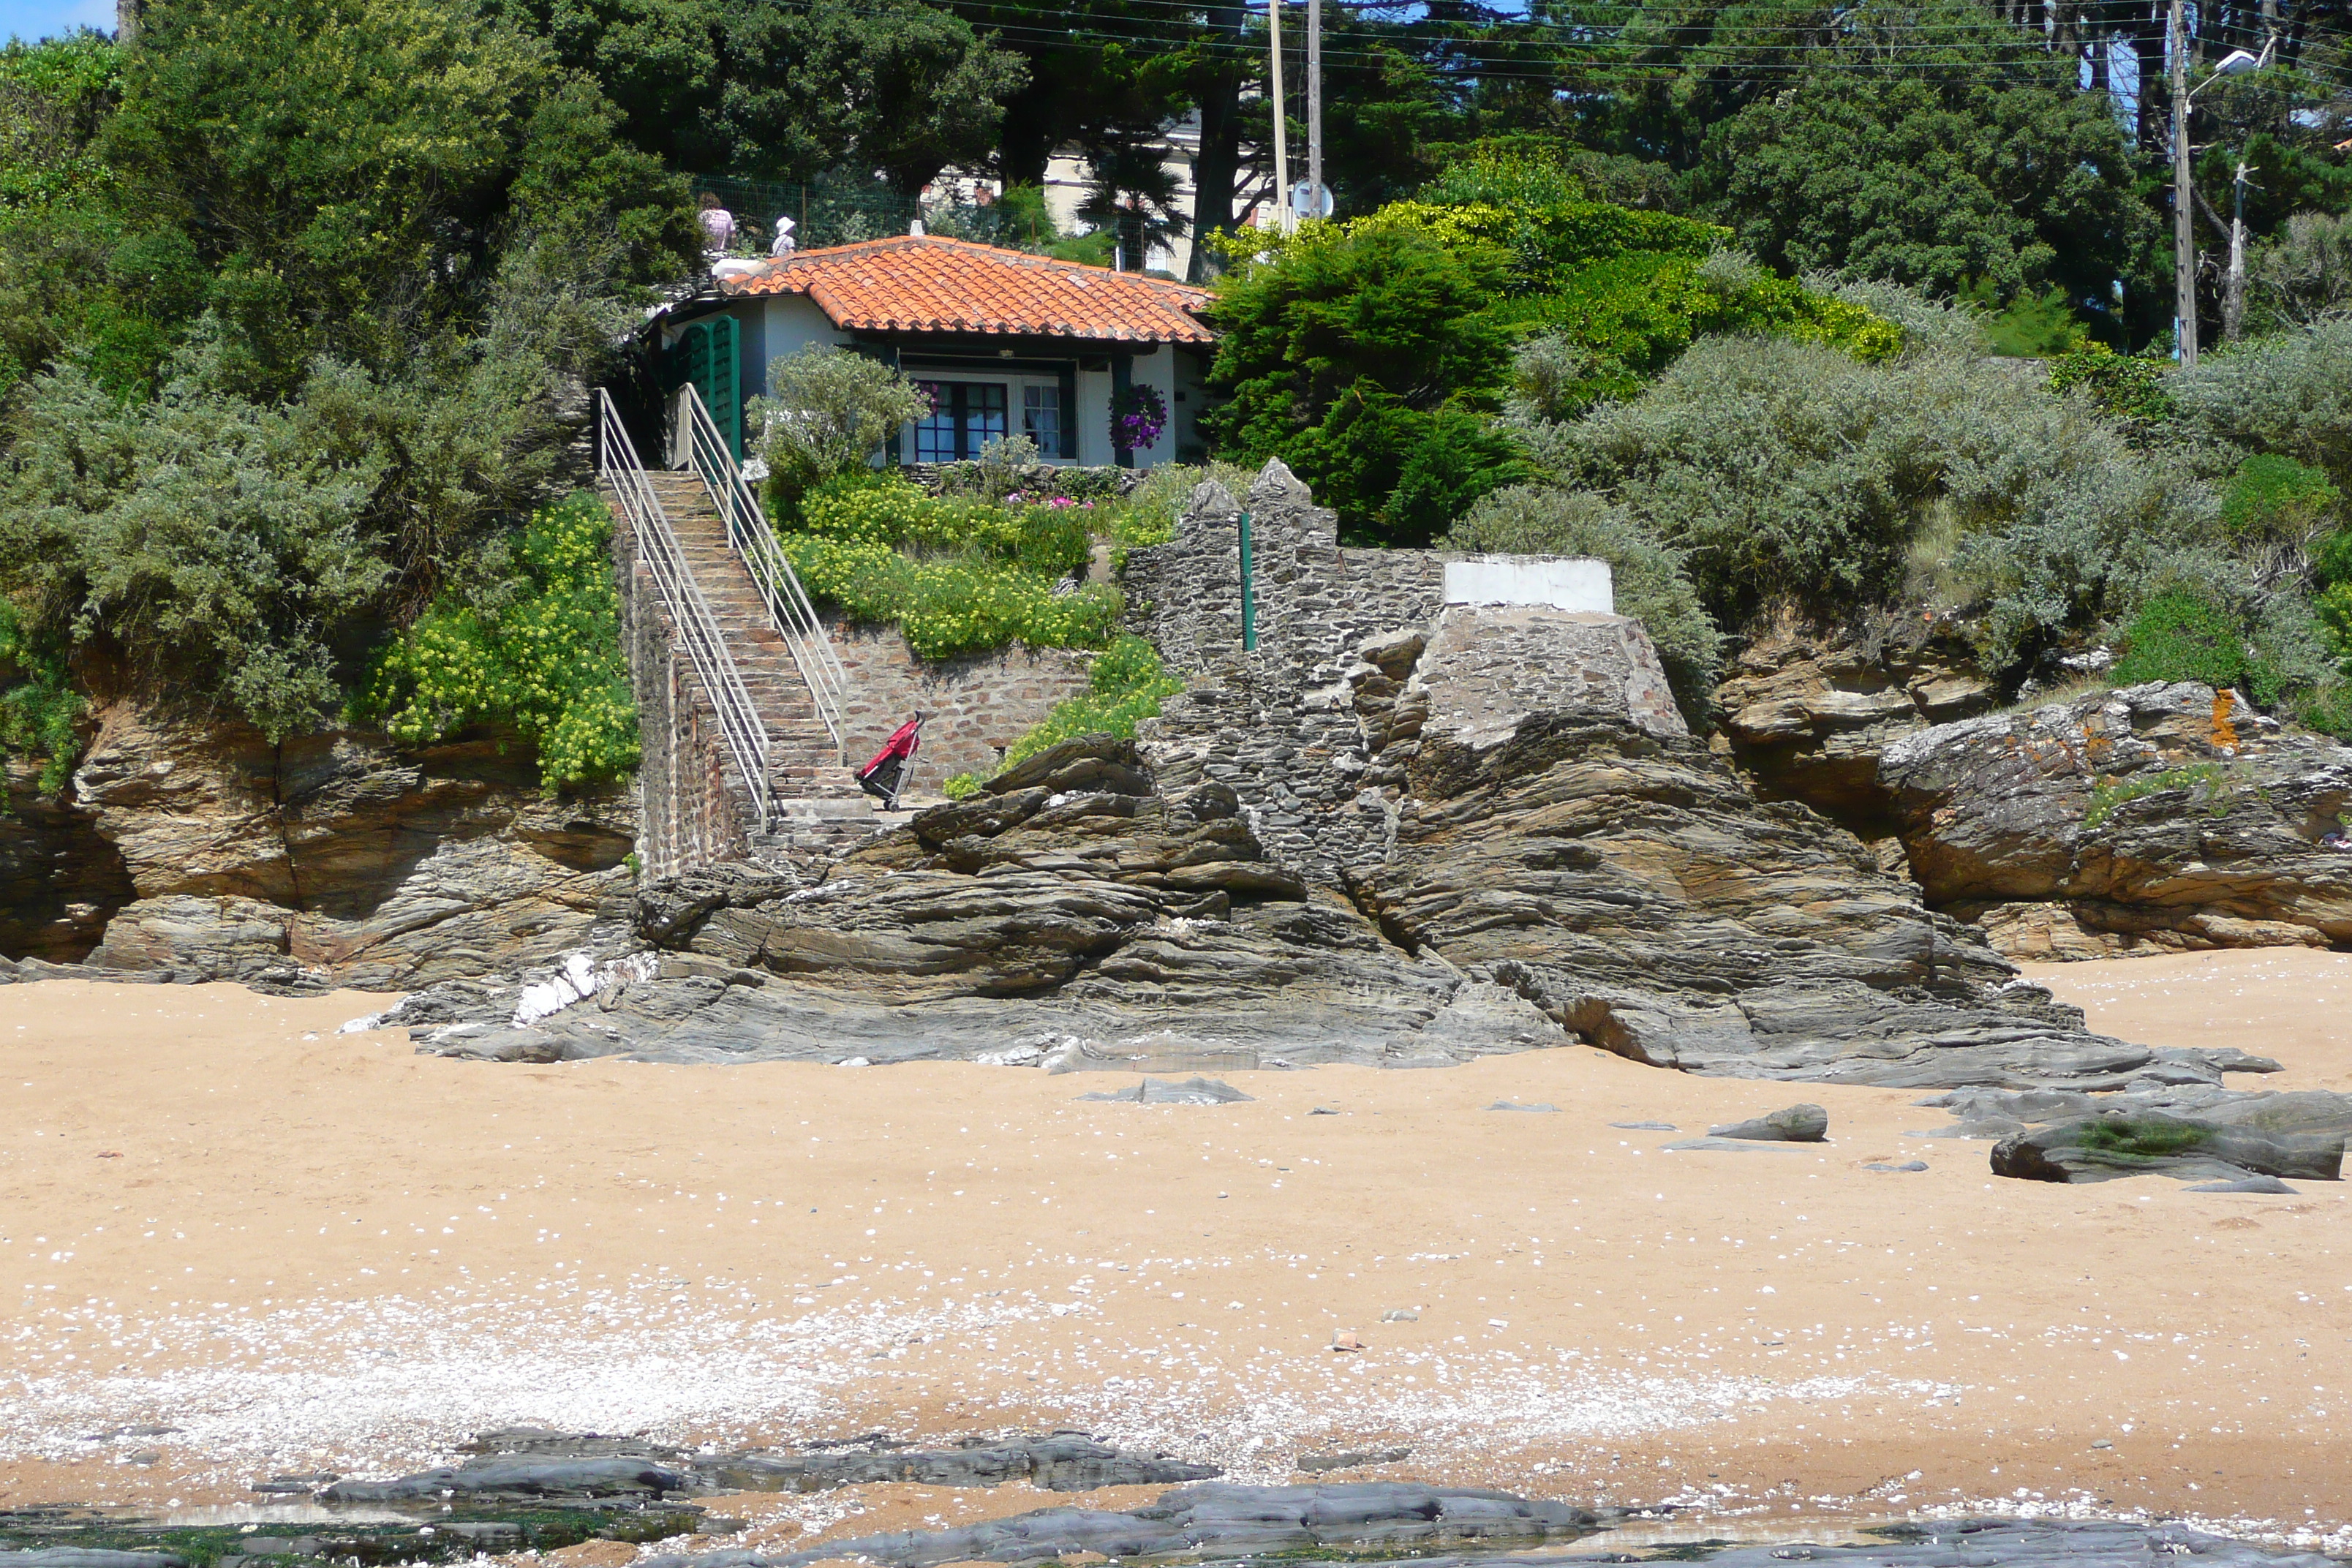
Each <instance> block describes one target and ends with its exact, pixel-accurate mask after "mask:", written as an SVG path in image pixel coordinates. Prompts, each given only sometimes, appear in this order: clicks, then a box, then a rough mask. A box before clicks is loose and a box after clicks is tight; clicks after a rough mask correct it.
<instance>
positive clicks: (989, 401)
mask: <svg viewBox="0 0 2352 1568" xmlns="http://www.w3.org/2000/svg"><path fill="white" fill-rule="evenodd" d="M915 384H916V386H918V387H919V388H920V389H921V390H922V392H923V394H924V395H926V396H927V397H929V399H930V400H931V411H930V413H929V415H928V416H925V417H923V418H921V419H918V420H917V421H915V461H917V462H919V463H958V462H962V461H964V460H966V459H968V458H977V457H979V456H980V449H981V448H982V447H985V446H986V445H988V443H990V442H991V441H1000V440H1003V438H1004V434H1005V396H1004V384H1003V382H995V381H919V382H917V383H915Z"/></svg>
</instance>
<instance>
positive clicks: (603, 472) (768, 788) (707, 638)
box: [596, 386, 774, 833]
mask: <svg viewBox="0 0 2352 1568" xmlns="http://www.w3.org/2000/svg"><path fill="white" fill-rule="evenodd" d="M596 472H597V474H598V475H599V476H600V477H601V478H603V479H604V482H605V483H606V484H608V485H610V486H612V487H613V493H614V495H615V496H617V497H618V498H619V499H620V502H621V510H623V511H624V512H625V513H627V514H628V521H629V527H630V530H631V531H632V533H633V534H634V535H635V539H636V544H637V555H638V558H639V559H640V560H643V561H644V562H645V563H646V564H647V565H648V566H650V567H651V568H652V569H653V577H654V587H655V591H656V592H657V593H659V594H660V595H661V597H662V603H663V605H664V606H665V607H667V609H668V611H669V618H670V623H671V625H673V626H676V627H677V638H678V640H679V641H680V642H682V643H684V644H685V645H686V651H687V656H688V658H691V659H692V660H693V661H694V668H695V670H696V672H697V673H698V674H699V675H700V676H701V677H702V684H703V688H704V689H705V690H707V691H709V693H710V705H711V707H712V708H714V709H715V710H717V711H718V714H719V731H720V733H722V734H724V735H725V736H726V738H727V749H728V750H729V751H730V752H732V753H734V757H735V765H736V766H737V767H738V768H740V769H741V770H742V773H743V778H744V781H745V782H746V783H747V784H750V785H751V803H752V805H753V806H754V807H755V808H757V810H758V812H759V814H760V831H761V832H762V833H765V832H766V831H768V827H769V822H770V818H771V816H772V815H773V812H774V802H773V801H772V799H771V795H772V784H771V781H770V779H769V775H768V728H767V726H766V725H765V724H764V723H762V722H761V719H760V710H759V709H758V708H757V707H756V706H755V705H754V704H753V703H752V701H751V692H750V691H749V690H747V689H745V688H744V685H743V676H742V673H741V672H740V670H738V669H737V668H735V658H734V656H733V655H732V654H730V653H729V652H728V651H727V638H726V637H725V635H724V634H722V633H721V632H720V631H719V618H718V617H717V616H714V615H712V614H711V613H710V603H709V600H707V599H705V598H704V597H703V596H702V589H701V587H700V585H699V584H697V583H696V582H695V580H694V574H693V572H692V571H691V570H689V569H688V566H687V563H686V552H685V551H684V550H682V549H680V548H679V547H678V542H677V534H676V533H675V532H673V531H671V529H670V526H669V518H668V516H667V513H665V512H664V511H663V510H662V504H661V498H660V497H659V496H656V494H655V493H654V488H653V485H652V483H651V482H650V481H649V480H647V479H646V470H645V466H644V465H643V464H642V463H640V462H638V461H637V448H636V444H635V442H633V441H631V440H630V439H629V433H628V431H627V430H626V429H625V428H624V427H623V426H622V424H621V416H620V412H619V411H618V410H617V409H615V408H614V406H613V397H612V395H611V394H610V393H608V392H606V391H605V390H604V388H603V387H601V386H600V387H598V388H597V389H596Z"/></svg>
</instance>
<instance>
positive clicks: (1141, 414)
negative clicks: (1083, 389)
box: [1110, 385, 1168, 452]
mask: <svg viewBox="0 0 2352 1568" xmlns="http://www.w3.org/2000/svg"><path fill="white" fill-rule="evenodd" d="M1167 428H1168V405H1167V403H1166V402H1165V401H1163V400H1162V399H1161V397H1160V389H1159V388H1157V387H1153V386H1143V385H1137V386H1130V387H1129V388H1128V389H1127V390H1126V391H1125V392H1118V393H1113V394H1112V395H1111V400H1110V444H1111V445H1112V446H1114V447H1118V449H1119V450H1120V451H1122V452H1141V451H1146V450H1149V449H1150V447H1151V445H1152V443H1153V442H1155V441H1157V440H1159V439H1160V432H1161V431H1163V430H1165V429H1167Z"/></svg>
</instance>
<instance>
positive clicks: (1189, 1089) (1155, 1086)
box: [1078, 1078, 1256, 1105]
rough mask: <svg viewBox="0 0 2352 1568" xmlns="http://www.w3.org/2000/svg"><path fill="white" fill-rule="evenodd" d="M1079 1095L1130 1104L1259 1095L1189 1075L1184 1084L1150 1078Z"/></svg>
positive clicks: (1225, 1101) (1231, 1101)
mask: <svg viewBox="0 0 2352 1568" xmlns="http://www.w3.org/2000/svg"><path fill="white" fill-rule="evenodd" d="M1078 1098H1079V1099H1080V1100H1119V1101H1125V1102H1127V1103H1128V1104H1130V1105H1235V1104H1239V1103H1241V1102H1242V1101H1244V1100H1254V1099H1255V1098H1256V1097H1255V1096H1254V1095H1247V1094H1244V1093H1243V1092H1242V1091H1241V1090H1240V1089H1235V1088H1234V1086H1233V1085H1232V1084H1229V1083H1223V1082H1220V1081H1219V1080H1218V1079H1213V1078H1188V1079H1184V1080H1183V1081H1182V1082H1181V1083H1170V1082H1168V1081H1167V1080H1165V1079H1156V1078H1148V1079H1144V1080H1143V1081H1142V1082H1141V1083H1139V1084H1137V1085H1136V1086H1135V1087H1134V1088H1133V1089H1105V1090H1103V1091H1101V1092H1099V1093H1097V1094H1082V1095H1080V1096H1078Z"/></svg>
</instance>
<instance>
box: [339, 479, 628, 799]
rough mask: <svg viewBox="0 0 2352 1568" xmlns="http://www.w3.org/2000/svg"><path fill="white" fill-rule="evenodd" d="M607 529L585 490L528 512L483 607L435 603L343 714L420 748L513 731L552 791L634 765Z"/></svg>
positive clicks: (377, 664)
mask: <svg viewBox="0 0 2352 1568" xmlns="http://www.w3.org/2000/svg"><path fill="white" fill-rule="evenodd" d="M612 538H613V522H612V517H611V514H610V513H609V512H607V511H606V510H605V509H604V503H603V502H602V501H600V500H597V499H596V498H595V497H594V496H593V495H590V494H588V493H586V492H584V491H583V492H582V493H580V494H577V495H574V496H572V498H571V499H570V500H566V501H563V502H562V503H560V504H558V505H555V506H551V507H548V508H546V509H544V510H541V511H540V512H539V513H538V514H537V515H535V516H534V517H532V519H531V520H530V524H529V526H528V527H526V528H525V529H523V531H522V532H521V535H520V538H519V539H518V540H517V541H515V542H514V545H513V548H512V551H511V560H512V561H513V563H514V568H515V575H514V577H513V578H512V580H511V581H510V582H509V584H506V585H505V586H506V588H507V590H508V591H507V593H506V594H505V595H503V598H504V602H503V603H501V604H497V605H494V606H493V607H487V608H486V607H484V606H481V605H473V604H467V603H463V602H460V601H458V600H456V599H454V598H445V599H444V600H442V601H441V602H440V603H438V604H436V605H434V607H433V608H432V609H431V610H429V611H427V612H426V613H425V615H424V616H420V617H419V618H418V619H417V621H416V623H415V625H414V626H410V627H409V628H408V630H407V631H406V632H405V633H404V634H403V635H402V636H401V637H399V638H398V639H396V640H395V641H394V642H393V643H392V644H391V646H389V647H385V648H384V649H383V650H382V652H380V653H379V654H378V655H377V657H376V658H375V661H374V663H373V667H372V668H371V669H370V670H369V673H368V678H367V680H366V682H365V683H364V685H363V686H362V689H361V691H360V694H359V696H358V698H357V699H356V700H354V701H353V703H352V716H353V717H354V718H355V719H357V720H359V721H362V722H368V723H376V724H381V725H382V726H383V729H384V731H385V732H386V733H388V734H390V735H391V736H392V738H393V739H394V740H395V741H397V742H400V743H402V744H403V745H408V746H421V745H425V744H427V743H430V742H435V741H438V740H441V739H444V738H445V737H446V736H448V735H451V734H453V733H455V732H457V731H460V730H463V729H465V728H467V726H469V725H473V724H478V723H485V722H491V721H504V722H507V723H510V724H512V725H513V726H514V727H515V728H516V729H517V730H518V731H520V732H521V733H522V734H523V735H524V736H525V737H526V738H528V739H529V740H530V741H531V742H533V743H534V744H535V745H536V746H537V747H538V750H539V771H540V780H541V783H542V784H544V785H546V787H547V788H549V789H550V790H553V789H556V788H558V787H560V786H562V785H566V784H581V783H585V782H589V781H594V780H605V779H614V778H619V777H622V776H624V775H625V774H627V773H634V772H635V769H636V766H637V758H638V749H637V715H636V706H635V700H634V699H633V697H632V696H631V694H630V689H629V673H628V664H627V661H626V659H625V658H624V656H623V654H622V651H621V635H620V600H619V595H618V593H617V591H616V590H615V588H614V581H613V561H612Z"/></svg>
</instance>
